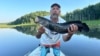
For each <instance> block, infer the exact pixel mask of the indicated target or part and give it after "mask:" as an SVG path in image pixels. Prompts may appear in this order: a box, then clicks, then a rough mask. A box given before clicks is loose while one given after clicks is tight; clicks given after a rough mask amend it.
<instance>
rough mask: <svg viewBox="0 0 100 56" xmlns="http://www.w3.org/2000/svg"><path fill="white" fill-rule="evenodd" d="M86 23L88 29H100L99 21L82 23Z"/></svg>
mask: <svg viewBox="0 0 100 56" xmlns="http://www.w3.org/2000/svg"><path fill="white" fill-rule="evenodd" d="M83 22H85V23H87V25H88V26H89V27H90V28H100V20H90V21H89V20H88V21H83Z"/></svg>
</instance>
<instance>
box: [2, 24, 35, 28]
mask: <svg viewBox="0 0 100 56" xmlns="http://www.w3.org/2000/svg"><path fill="white" fill-rule="evenodd" d="M31 25H33V26H34V24H31V23H27V24H18V25H8V24H6V23H0V28H13V27H18V26H31Z"/></svg>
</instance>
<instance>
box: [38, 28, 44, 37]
mask: <svg viewBox="0 0 100 56" xmlns="http://www.w3.org/2000/svg"><path fill="white" fill-rule="evenodd" d="M44 32H45V29H44V28H43V27H40V28H39V29H38V32H37V34H36V37H37V38H38V39H39V38H41V35H42V34H43V33H44Z"/></svg>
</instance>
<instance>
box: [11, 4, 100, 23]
mask: <svg viewBox="0 0 100 56" xmlns="http://www.w3.org/2000/svg"><path fill="white" fill-rule="evenodd" d="M49 14H50V13H49V12H47V11H36V12H32V13H30V14H26V15H24V16H21V17H20V18H18V19H16V20H15V21H13V22H11V23H10V24H25V23H30V22H34V20H35V18H36V16H46V15H49ZM61 17H62V18H64V19H65V20H66V21H70V20H98V19H100V2H99V3H97V4H95V5H89V6H88V7H85V8H83V9H76V10H74V11H73V12H69V13H66V14H65V15H63V16H61Z"/></svg>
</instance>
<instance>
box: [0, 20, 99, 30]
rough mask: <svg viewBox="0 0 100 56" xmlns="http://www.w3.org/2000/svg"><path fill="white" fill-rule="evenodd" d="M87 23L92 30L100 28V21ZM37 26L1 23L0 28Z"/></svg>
mask: <svg viewBox="0 0 100 56" xmlns="http://www.w3.org/2000/svg"><path fill="white" fill-rule="evenodd" d="M83 22H85V23H86V24H87V25H88V26H89V27H90V28H100V20H90V21H89V20H87V21H83ZM31 25H35V26H36V24H35V23H26V24H18V25H8V24H7V23H0V28H13V27H17V26H31Z"/></svg>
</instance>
